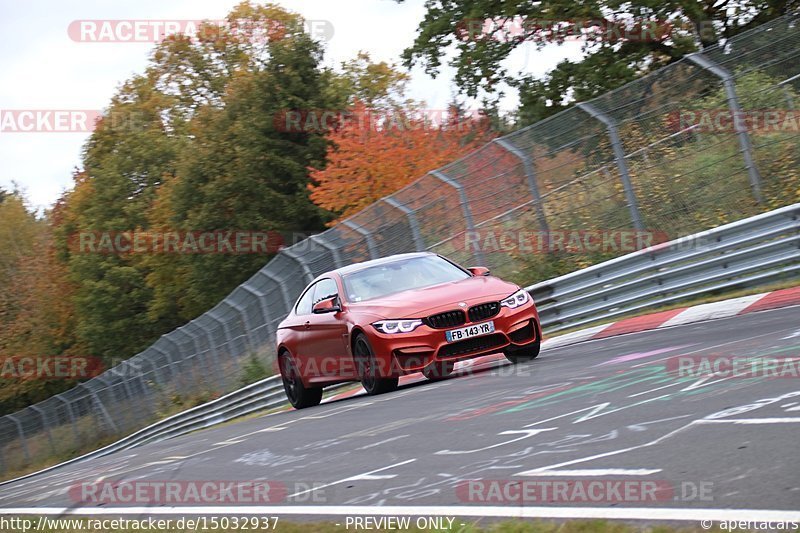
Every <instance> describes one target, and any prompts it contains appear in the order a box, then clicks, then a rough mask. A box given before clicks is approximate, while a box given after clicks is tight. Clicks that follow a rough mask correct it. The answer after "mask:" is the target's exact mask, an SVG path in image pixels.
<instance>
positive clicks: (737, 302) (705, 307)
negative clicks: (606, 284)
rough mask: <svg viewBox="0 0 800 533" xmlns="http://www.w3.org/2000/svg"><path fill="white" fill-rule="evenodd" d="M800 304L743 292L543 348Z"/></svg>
mask: <svg viewBox="0 0 800 533" xmlns="http://www.w3.org/2000/svg"><path fill="white" fill-rule="evenodd" d="M797 304H800V287H792V288H789V289H781V290H778V291H772V292H765V293H761V294H753V295H751V296H742V297H740V298H732V299H729V300H721V301H719V302H712V303H707V304H700V305H695V306H692V307H681V308H678V309H670V310H669V311H661V312H658V313H651V314H649V315H642V316H635V317H631V318H625V319H623V320H619V321H617V322H612V323H610V324H601V325H599V326H593V327H591V328H586V329H582V330H580V331H574V332H572V333H567V334H565V335H559V336H558V337H553V338H549V339H548V338H545V339H544V340H543V341H542V350H546V349H552V348H558V347H561V346H568V345H570V344H577V343H579V342H585V341H590V340H594V339H604V338H606V337H614V336H616V335H624V334H626V333H636V332H639V331H649V330H654V329H660V328H666V327H670V326H681V325H684V324H692V323H694V322H704V321H706V320H714V319H717V318H727V317H731V316H736V315H745V314H747V313H753V312H755V311H766V310H767V309H777V308H779V307H786V306H789V305H797ZM502 360H505V357H504V356H503V354H491V355H487V356H484V357H476V358H475V359H468V360H466V361H460V362H458V363H456V366H455V369H454V372H456V373H458V372H459V371H463V370H466V369H469V370H470V371H475V370H479V369H481V368H483V367H487V366H491V365H494V363H496V362H497V361H502ZM424 380H425V378H424V377H423V376H422V374H420V373H416V374H409V375H406V376H402V377H401V378H400V385H404V384H406V383H416V382H418V381H424ZM354 387H355V388H353V389H351V390H348V391H344V392H342V393H340V394H336V395H334V396H331V397H329V398H326V399H325V400H324V402H325V403H327V402H332V401H335V400H341V399H344V398H349V397H351V396H356V395H359V394H363V393H364V392H365V391H364V389H363V388H362V387H358V386H354Z"/></svg>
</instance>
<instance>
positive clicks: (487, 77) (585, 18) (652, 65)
mask: <svg viewBox="0 0 800 533" xmlns="http://www.w3.org/2000/svg"><path fill="white" fill-rule="evenodd" d="M397 1H399V2H402V1H403V0H397ZM797 5H798V2H797V0H769V1H766V2H765V1H761V0H745V1H744V2H740V1H734V0H722V1H720V2H703V1H700V0H670V1H667V2H661V1H659V2H653V1H651V0H637V1H635V2H627V1H626V2H623V1H622V0H591V1H589V2H578V3H576V2H569V1H565V0H545V1H542V2H495V1H493V0H427V2H426V8H427V13H426V15H425V18H424V20H423V21H422V22H421V23H420V25H419V27H418V29H417V36H416V39H415V40H414V43H413V45H411V46H410V47H408V48H407V49H406V50H405V51H404V53H403V60H404V64H405V65H406V66H407V67H411V66H412V65H414V64H416V63H420V64H422V65H423V66H424V67H425V70H426V72H428V73H429V74H431V75H433V76H435V75H437V74H438V73H439V71H440V68H441V62H442V58H443V57H446V56H447V55H448V54H447V52H448V51H449V50H451V49H452V48H455V57H454V58H453V59H452V61H451V63H450V64H451V65H452V66H453V67H454V68H455V69H456V75H455V82H456V84H457V85H458V87H459V89H460V90H461V91H462V92H464V93H465V94H467V95H468V96H471V97H476V96H479V95H480V94H485V95H490V96H492V95H493V96H494V97H497V96H498V95H499V94H501V93H502V91H503V88H504V87H507V86H510V87H513V88H516V89H517V90H519V93H520V100H521V108H520V122H521V124H520V125H524V124H528V123H532V122H535V121H536V120H539V119H541V118H544V117H546V116H549V115H551V114H553V113H556V112H557V111H559V110H561V109H563V108H564V107H566V106H568V105H570V104H571V102H574V101H576V100H578V101H580V100H585V99H588V98H591V97H594V96H597V95H599V94H602V93H604V92H606V91H608V90H610V89H614V88H616V87H619V86H621V85H623V84H625V83H627V82H628V81H630V80H631V79H633V78H635V77H638V76H641V75H643V74H645V73H647V72H650V71H652V70H655V69H657V68H659V67H661V66H664V65H665V64H668V63H671V62H673V61H676V60H678V59H680V58H681V57H683V56H684V55H685V54H687V53H689V52H693V51H695V50H697V49H698V48H700V47H706V46H709V45H711V44H715V43H717V42H719V41H720V40H723V39H728V38H730V37H732V36H733V35H736V34H737V33H739V32H741V31H744V30H746V29H749V28H751V27H754V26H757V25H759V24H762V23H764V22H766V21H768V20H771V19H773V18H775V17H778V16H781V15H783V14H785V13H788V12H790V11H791V10H792V9H795V8H796V7H797ZM570 24H577V25H578V26H579V27H581V28H586V29H587V32H586V33H585V34H583V35H582V37H583V38H584V44H583V52H584V55H585V57H584V59H583V60H582V61H581V62H578V63H575V62H571V61H562V62H561V63H559V64H558V65H557V66H556V67H555V69H553V71H552V72H550V73H549V74H548V75H546V76H545V77H544V78H543V79H536V78H533V77H531V76H520V75H517V74H515V73H510V72H508V70H507V69H506V68H505V67H504V60H505V59H506V58H507V57H508V56H509V54H511V52H512V51H514V50H515V49H517V48H518V47H520V46H522V45H523V44H524V43H532V42H533V43H536V45H537V46H538V47H539V48H541V47H542V46H544V45H545V44H546V43H551V42H556V43H563V42H564V39H565V38H566V35H565V28H570V27H572V26H570ZM622 28H624V30H622V31H618V30H621V29H622Z"/></svg>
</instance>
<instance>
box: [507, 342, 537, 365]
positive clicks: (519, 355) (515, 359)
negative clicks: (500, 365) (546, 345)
mask: <svg viewBox="0 0 800 533" xmlns="http://www.w3.org/2000/svg"><path fill="white" fill-rule="evenodd" d="M540 347H541V343H540V342H539V341H536V342H532V343H530V344H528V345H527V346H520V347H515V348H506V349H505V350H504V351H503V355H505V356H506V359H508V360H509V361H511V362H512V363H514V364H517V363H525V362H527V361H533V360H534V359H536V356H538V355H539V348H540Z"/></svg>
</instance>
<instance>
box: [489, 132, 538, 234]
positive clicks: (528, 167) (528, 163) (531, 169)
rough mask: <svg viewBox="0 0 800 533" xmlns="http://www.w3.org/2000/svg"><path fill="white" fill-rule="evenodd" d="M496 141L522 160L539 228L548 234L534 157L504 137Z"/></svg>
mask: <svg viewBox="0 0 800 533" xmlns="http://www.w3.org/2000/svg"><path fill="white" fill-rule="evenodd" d="M494 142H496V143H497V144H498V145H500V146H501V147H503V148H505V149H506V150H507V151H509V152H511V153H512V154H513V155H515V156H517V157H518V158H519V159H520V160H521V161H522V168H523V169H524V170H525V177H527V178H528V188H529V189H530V190H531V196H533V204H534V207H535V208H536V218H537V219H538V220H539V228H540V229H541V230H542V231H543V232H544V234H545V235H547V233H548V232H549V231H550V227H549V226H548V225H547V217H546V216H545V214H544V204H543V203H542V195H541V194H540V193H539V183H538V182H537V181H536V167H535V166H534V165H533V159H532V158H531V157H530V156H529V155H528V154H526V153H525V152H524V151H522V150H520V149H519V148H517V147H516V146H515V145H514V144H513V143H511V142H510V141H507V140H505V139H503V138H502V137H500V138H498V139H495V140H494Z"/></svg>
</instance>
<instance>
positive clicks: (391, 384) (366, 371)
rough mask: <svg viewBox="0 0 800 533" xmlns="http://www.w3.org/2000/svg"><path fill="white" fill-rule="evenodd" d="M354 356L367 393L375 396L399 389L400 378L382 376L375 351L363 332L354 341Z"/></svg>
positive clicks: (362, 384)
mask: <svg viewBox="0 0 800 533" xmlns="http://www.w3.org/2000/svg"><path fill="white" fill-rule="evenodd" d="M353 358H354V359H355V363H356V370H357V371H358V377H359V379H360V380H361V386H362V387H364V390H365V391H367V394H369V395H370V396H374V395H376V394H384V393H387V392H392V391H393V390H395V389H397V383H398V382H399V378H396V377H394V378H384V377H381V376H380V373H379V372H378V368H377V365H376V363H375V352H373V351H372V346H371V345H370V343H369V340H367V336H366V335H364V334H363V333H359V334H358V335H356V338H355V340H354V341H353Z"/></svg>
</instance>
